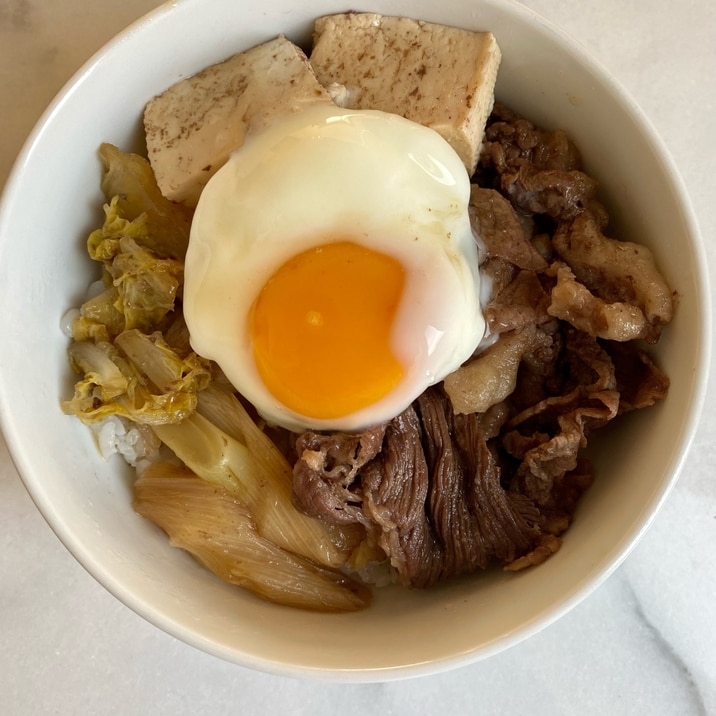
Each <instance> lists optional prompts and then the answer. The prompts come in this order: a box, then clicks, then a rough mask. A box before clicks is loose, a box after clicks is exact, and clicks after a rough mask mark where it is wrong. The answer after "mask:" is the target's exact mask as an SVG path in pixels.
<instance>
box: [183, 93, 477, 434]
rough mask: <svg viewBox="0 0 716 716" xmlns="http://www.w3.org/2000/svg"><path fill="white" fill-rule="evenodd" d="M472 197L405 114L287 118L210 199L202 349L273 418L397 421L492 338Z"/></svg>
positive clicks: (188, 280) (222, 175)
mask: <svg viewBox="0 0 716 716" xmlns="http://www.w3.org/2000/svg"><path fill="white" fill-rule="evenodd" d="M469 194H470V186H469V178H468V176H467V172H466V170H465V167H464V165H463V164H462V162H461V161H460V159H459V157H458V155H457V154H456V153H455V151H454V150H453V149H452V148H451V147H450V145H449V144H448V143H447V142H446V141H445V140H444V139H443V138H442V137H441V136H440V135H438V134H437V133H436V132H435V131H433V130H431V129H428V128H426V127H423V126H421V125H419V124H416V123H414V122H411V121H409V120H406V119H404V118H402V117H399V116H397V115H392V114H388V113H384V112H380V111H374V110H342V109H339V108H337V107H331V106H327V105H326V106H323V105H321V106H315V107H312V108H309V109H306V110H305V111H302V112H298V113H295V114H291V115H288V116H287V117H284V118H281V119H280V120H277V121H276V122H275V123H274V124H272V125H270V126H269V127H267V128H266V129H264V130H263V131H262V132H260V133H258V134H256V135H254V136H249V137H247V141H246V142H245V143H244V144H243V145H242V147H241V148H240V149H238V150H237V151H235V152H234V153H233V154H232V156H231V157H230V158H229V160H228V162H227V163H226V164H225V165H224V166H223V167H222V168H221V169H220V170H219V171H218V172H217V173H216V174H215V175H214V176H213V177H212V178H211V180H210V181H209V182H208V184H207V185H206V187H205V188H204V190H203V192H202V194H201V197H200V199H199V203H198V205H197V208H196V213H195V215H194V220H193V223H192V229H191V239H190V243H189V249H188V253H187V257H186V266H185V286H184V296H183V301H184V315H185V318H186V322H187V325H188V328H189V331H190V334H191V343H192V347H193V348H194V350H195V351H196V352H197V353H199V354H201V355H203V356H205V357H207V358H210V359H212V360H214V361H215V362H216V363H217V364H218V365H219V367H220V368H221V369H222V371H223V372H224V374H225V375H226V377H227V378H228V379H229V381H231V383H232V384H233V386H234V387H235V388H236V390H237V391H238V392H239V393H241V394H242V395H243V396H244V397H245V398H246V399H248V400H249V401H250V402H251V403H252V404H253V405H254V406H255V407H256V409H257V410H258V412H259V413H260V414H261V415H262V416H263V417H264V418H265V419H266V420H267V421H268V422H270V423H272V424H277V425H281V426H283V427H286V428H289V429H291V430H297V431H300V430H305V429H317V430H328V429H331V430H358V429H362V428H365V427H367V426H370V425H374V424H377V423H379V422H382V421H385V420H389V419H391V418H392V417H394V416H396V415H397V414H399V413H400V412H401V411H402V410H404V409H405V408H406V407H407V406H408V405H409V404H410V403H411V402H412V401H413V400H414V399H415V398H416V397H417V396H418V395H419V394H420V393H421V392H423V391H424V390H425V388H426V387H428V386H429V385H431V384H433V383H435V382H437V381H440V380H442V379H443V378H444V377H445V376H446V375H447V374H448V373H450V372H452V371H453V370H455V369H456V368H457V367H458V366H460V365H461V364H462V363H463V362H464V361H465V360H466V359H467V358H469V357H470V355H471V354H472V353H473V352H474V350H475V348H476V346H477V345H478V343H479V341H480V340H481V338H482V336H483V333H484V329H485V323H484V319H483V316H482V313H481V310H480V302H479V280H480V279H479V271H478V257H477V248H476V242H475V237H474V235H473V233H472V229H471V226H470V220H469V216H468V208H467V207H468V200H469Z"/></svg>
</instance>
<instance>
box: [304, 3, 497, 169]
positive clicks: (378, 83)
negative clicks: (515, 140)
mask: <svg viewBox="0 0 716 716" xmlns="http://www.w3.org/2000/svg"><path fill="white" fill-rule="evenodd" d="M500 59H501V54H500V48H499V47H498V45H497V42H496V40H495V38H494V36H493V35H492V34H491V33H489V32H471V31H468V30H461V29H458V28H455V27H447V26H445V25H436V24H431V23H428V22H421V21H416V20H409V19H407V18H402V17H386V16H383V15H378V14H376V13H345V14H340V15H327V16H324V17H321V18H319V19H318V20H316V23H315V26H314V36H313V50H312V52H311V57H310V61H311V65H312V66H313V69H314V71H315V72H316V76H317V77H318V80H319V82H320V83H321V84H322V85H324V86H326V87H328V88H329V89H330V91H331V93H332V96H333V97H334V100H335V101H336V103H337V104H340V105H341V106H344V107H347V108H349V109H380V110H383V111H386V112H392V113H394V114H400V115H402V116H403V117H406V118H407V119H411V120H413V121H414V122H418V123H420V124H423V125H426V126H428V127H431V128H432V129H434V130H435V131H437V132H439V133H440V134H441V135H442V136H443V137H444V138H445V139H446V140H447V141H448V142H449V143H450V144H451V145H452V147H453V148H454V149H455V151H456V152H457V153H458V155H459V156H460V158H461V159H462V161H463V162H464V164H465V167H466V168H467V170H468V172H469V173H470V174H472V173H473V172H474V171H475V166H476V165H477V159H478V155H479V151H480V144H481V142H482V136H483V133H484V129H485V122H486V121H487V118H488V116H489V114H490V112H491V111H492V105H493V102H494V88H495V80H496V78H497V70H498V67H499V65H500Z"/></svg>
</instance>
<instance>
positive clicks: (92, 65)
mask: <svg viewBox="0 0 716 716" xmlns="http://www.w3.org/2000/svg"><path fill="white" fill-rule="evenodd" d="M192 1H194V0H184V2H185V3H187V2H192ZM486 2H487V3H488V4H499V5H501V7H502V8H503V9H506V11H507V12H508V13H511V14H516V15H521V16H522V17H523V18H525V19H529V20H530V21H531V22H534V23H537V24H538V25H539V26H541V27H542V28H543V29H544V30H546V31H547V32H548V33H549V34H551V35H552V36H553V37H554V38H555V40H556V41H557V42H558V43H559V44H560V45H564V46H566V47H567V48H568V50H569V51H570V52H571V53H573V54H575V55H577V56H578V57H579V59H580V61H581V62H582V63H583V64H584V66H585V67H587V68H588V70H589V72H590V73H592V74H593V75H594V76H595V78H596V79H597V80H598V81H600V82H601V83H603V84H605V85H608V86H609V87H610V89H611V91H612V92H614V93H615V95H616V96H617V98H618V100H619V103H620V104H621V105H622V107H623V108H624V110H625V112H626V113H627V114H628V115H629V116H630V118H631V119H632V120H633V121H634V122H635V124H636V125H637V126H638V127H639V128H640V129H641V131H642V132H643V134H644V136H645V139H646V141H647V142H648V144H649V146H650V148H651V150H652V152H653V153H654V154H655V155H656V156H658V157H659V159H660V161H661V162H662V163H663V166H664V175H665V178H666V179H667V180H668V183H669V186H670V188H671V190H672V191H673V193H674V195H675V197H676V199H677V201H678V204H679V206H680V207H681V209H682V211H683V221H684V224H685V226H686V227H687V229H688V233H689V235H690V237H691V246H690V249H691V250H692V252H693V253H694V256H695V259H696V268H697V272H698V273H697V275H696V276H695V277H694V280H695V286H696V289H697V291H698V294H699V295H698V306H699V309H700V313H701V320H700V325H699V328H700V335H699V336H698V337H697V339H696V355H695V364H696V371H695V375H694V378H693V381H692V383H691V393H692V404H691V408H690V410H689V412H688V415H687V416H686V420H685V422H684V425H683V427H682V431H681V432H682V434H683V436H684V438H683V440H682V441H681V443H680V445H679V449H678V451H677V453H676V454H675V457H674V459H673V465H672V466H671V469H670V471H669V475H670V477H669V479H668V481H665V483H664V484H663V486H662V487H661V489H660V490H659V491H658V493H657V494H656V495H655V497H654V498H653V500H652V502H651V503H650V504H645V505H644V506H643V510H642V513H643V514H642V518H641V519H640V520H639V522H638V524H637V526H636V527H634V528H633V529H632V531H631V532H630V533H629V534H628V535H627V536H626V537H625V538H624V539H623V540H622V541H621V542H619V543H617V544H615V545H614V547H613V549H612V550H611V551H610V552H609V553H608V554H607V555H605V558H604V562H605V563H606V566H604V565H602V566H597V567H595V568H593V569H592V571H591V572H590V576H589V578H588V579H585V580H584V581H583V582H582V583H579V584H575V585H574V588H573V589H572V590H571V591H570V592H569V593H567V594H565V595H564V598H563V599H562V600H560V601H559V602H558V603H556V604H553V605H552V608H551V610H550V611H549V612H548V613H546V614H545V613H542V614H536V615H535V616H534V617H533V618H532V619H530V620H529V621H528V622H527V623H525V624H523V625H522V626H521V627H520V628H519V629H517V630H516V631H515V632H514V633H511V634H509V635H507V636H506V637H504V638H503V639H502V640H500V641H499V642H496V643H491V644H487V645H485V646H483V647H480V648H479V650H476V651H473V652H470V653H466V654H462V653H461V654H455V655H454V656H452V657H450V658H444V659H441V660H439V661H431V662H429V663H425V664H409V665H404V666H396V667H388V668H384V667H381V668H378V669H375V670H370V669H361V670H345V669H338V670H326V669H322V668H316V667H306V666H301V665H296V664H288V663H285V662H279V661H274V660H267V659H264V658H260V657H256V656H252V655H250V654H247V653H241V654H237V653H236V652H233V651H231V650H229V649H226V648H223V647H222V646H221V645H218V644H216V643H214V642H212V641H210V640H209V639H207V638H206V637H203V636H201V634H199V633H198V632H195V631H192V630H191V629H188V628H187V627H186V626H184V625H181V624H178V623H177V622H175V621H173V620H172V619H169V618H167V617H166V616H164V615H163V614H162V613H161V612H160V611H158V610H157V609H155V608H154V607H152V606H150V605H149V604H147V603H146V602H144V601H143V600H142V599H141V598H138V597H137V596H135V594H134V593H133V591H132V589H131V588H130V587H129V586H128V585H125V584H123V583H122V582H121V581H119V580H117V579H116V577H115V576H114V575H113V574H112V573H110V572H108V571H107V570H106V569H105V568H104V566H103V565H102V564H101V563H98V562H96V561H95V560H94V559H93V558H92V557H91V556H90V555H89V554H88V553H87V552H86V550H85V548H84V545H83V543H82V540H81V539H80V538H78V536H77V535H76V534H74V533H73V532H72V530H71V528H68V526H67V525H63V524H61V522H62V521H61V520H60V519H59V518H58V517H57V516H56V515H55V514H54V513H53V507H52V505H51V504H49V503H48V502H47V500H46V499H45V494H44V492H43V488H42V485H41V483H40V482H38V481H37V478H36V476H35V475H33V471H32V467H31V464H30V461H29V459H28V454H27V450H26V449H25V448H24V447H23V446H22V443H21V439H20V436H19V435H18V434H17V432H16V430H15V424H14V421H13V416H12V411H11V407H10V405H9V404H8V400H7V396H6V390H5V387H4V386H5V378H4V376H3V370H2V368H3V365H4V361H2V351H0V429H1V430H2V433H3V435H4V436H5V440H6V442H7V447H8V451H9V454H10V457H11V459H12V461H13V463H14V464H15V467H16V469H17V471H18V474H19V476H20V478H21V480H22V482H23V484H24V486H25V488H26V490H27V491H28V493H29V495H30V497H31V498H32V500H33V502H34V503H35V505H36V506H37V508H38V510H39V512H40V513H41V514H42V516H43V518H44V519H45V521H46V522H47V523H48V525H49V526H50V528H51V529H52V530H53V532H55V534H56V536H57V537H58V539H59V540H60V542H61V543H62V544H63V545H64V546H65V547H66V548H67V550H68V551H69V552H70V553H71V554H72V555H73V556H74V557H75V559H76V560H77V561H78V562H79V563H80V564H81V565H82V566H83V568H84V569H85V570H86V571H87V572H88V573H89V574H90V575H91V576H92V577H93V578H94V579H95V580H96V581H98V582H99V583H100V584H101V585H102V586H103V587H104V588H105V589H107V590H108V591H109V592H110V593H111V594H112V595H113V596H114V597H116V598H117V599H119V600H120V601H121V602H122V603H123V604H124V605H126V606H127V607H129V608H130V609H131V610H132V611H134V612H135V613H137V614H139V615H141V616H142V617H143V618H145V619H146V620H147V621H149V622H150V623H152V624H153V625H155V626H157V627H158V628H160V629H162V630H163V631H165V632H166V633H168V634H170V635H172V636H174V637H176V638H178V639H180V640H182V641H184V642H185V643H187V644H190V645H192V646H194V647H196V648H198V649H200V650H202V651H204V652H207V653H210V654H213V655H214V656H217V657H219V658H222V659H224V660H227V661H229V662H232V663H236V664H239V665H241V666H245V667H249V668H253V669H257V670H260V671H264V672H268V673H273V674H277V675H283V676H289V677H307V676H308V677H311V678H318V679H320V680H326V681H339V682H376V681H388V680H396V679H406V678H413V677H416V676H423V675H428V674H435V673H440V672H443V671H446V670H448V669H452V668H455V667H459V666H464V665H467V664H469V663H472V662H475V661H477V660H481V659H483V658H488V657H490V656H493V655H495V654H497V653H500V652H501V651H504V650H505V649H507V648H511V647H512V646H514V645H515V644H517V643H519V642H521V641H523V640H524V639H526V638H529V637H531V636H533V635H534V634H536V633H537V632H539V631H541V630H542V629H543V628H545V627H547V626H549V625H550V624H552V623H554V622H555V621H556V620H557V619H559V618H560V617H561V616H562V615H564V614H565V613H567V612H568V611H570V610H571V609H572V608H573V607H574V606H576V605H577V604H578V603H580V602H581V601H582V600H583V599H584V598H586V596H588V595H589V594H590V593H591V592H593V591H594V590H595V589H596V588H598V587H599V586H600V585H601V584H603V583H604V582H605V581H606V580H607V579H608V578H609V576H611V574H613V573H614V571H615V570H616V569H617V568H618V567H619V566H620V565H621V563H622V562H623V561H624V559H626V557H627V556H628V555H629V554H630V552H631V551H632V550H633V549H634V547H635V546H636V545H637V544H638V542H639V541H640V540H641V538H642V537H643V535H644V534H645V533H646V531H647V530H648V529H649V527H650V526H651V524H652V522H653V520H654V519H655V518H656V516H657V513H658V512H659V510H660V509H661V507H662V505H663V504H664V502H665V501H666V499H667V497H668V496H669V494H670V493H671V491H672V489H673V488H674V486H675V484H676V482H677V481H678V477H679V475H680V473H681V471H682V468H683V466H684V463H685V461H686V458H687V455H688V453H689V451H690V449H691V445H692V443H693V439H694V436H695V434H696V430H697V428H698V424H699V419H700V416H701V413H702V410H703V406H704V404H705V399H706V390H707V383H708V373H709V365H710V359H711V350H712V320H711V318H712V301H711V288H710V285H709V283H710V281H709V275H708V272H707V271H706V266H707V261H706V252H705V246H704V242H703V237H702V235H701V232H700V228H699V226H698V221H697V218H696V215H695V213H694V210H693V207H692V204H691V200H690V197H689V196H688V192H687V190H686V187H685V184H684V181H683V179H682V177H681V175H680V173H679V170H678V168H677V166H676V163H675V162H674V159H673V158H672V156H671V154H670V152H669V151H668V149H667V147H666V145H665V144H664V142H663V140H662V138H661V137H660V136H659V134H658V132H657V131H656V129H655V128H654V126H653V124H652V122H651V121H650V120H649V118H648V117H647V116H646V115H645V114H644V112H643V111H642V110H641V109H640V107H639V106H638V105H637V103H636V102H635V101H634V99H633V98H632V97H631V96H630V95H629V94H628V93H627V92H626V91H625V90H624V88H623V87H622V86H621V84H620V83H619V81H618V80H617V79H616V78H615V77H614V76H613V75H612V74H611V73H610V72H609V71H607V70H606V69H605V67H604V66H603V65H602V64H601V63H600V62H599V61H598V60H596V59H595V58H594V57H592V56H591V55H590V53H589V52H588V51H587V50H586V49H585V48H584V47H583V46H582V45H581V44H580V43H578V42H577V41H576V40H574V39H573V38H572V37H571V36H570V35H569V34H568V33H566V32H565V31H564V30H562V29H560V28H559V27H558V26H557V25H556V24H554V23H553V22H552V21H550V20H547V19H546V18H544V17H542V16H541V15H539V14H538V13H537V12H535V11H534V10H532V9H531V8H528V7H526V6H524V5H522V4H521V3H519V2H517V0H501V2H499V3H497V0H486ZM182 4H184V3H182ZM176 5H177V3H176V2H174V1H173V0H168V1H167V2H164V3H163V4H162V5H160V6H158V7H157V8H155V9H153V10H151V11H150V12H148V13H146V14H145V15H143V16H142V17H140V18H139V19H137V20H136V21H135V22H133V23H131V24H130V25H129V26H127V27H126V28H125V29H124V30H122V31H121V32H119V33H118V34H117V35H115V36H114V37H113V38H112V39H111V40H109V41H108V42H107V43H105V44H104V45H103V46H102V47H101V48H100V49H99V50H97V52H95V53H94V54H93V55H92V56H91V57H90V58H89V59H88V60H87V61H86V62H85V63H83V65H82V66H81V67H80V68H79V69H78V70H77V71H76V72H75V73H74V74H73V75H72V77H71V78H70V79H69V80H68V81H67V82H66V83H65V84H64V86H63V87H62V89H61V90H60V91H59V92H58V93H57V94H56V95H55V97H54V99H53V100H52V101H51V103H50V104H49V105H48V107H47V108H46V109H45V111H44V112H43V113H42V114H41V115H40V117H39V119H38V120H37V122H36V124H35V125H34V127H33V129H32V130H31V132H30V134H29V135H28V137H27V139H26V140H25V142H24V144H23V147H22V149H21V151H20V153H19V154H18V157H17V159H16V160H15V162H14V164H13V166H12V168H11V171H10V173H9V175H8V178H7V181H6V183H5V186H4V188H3V191H2V196H0V265H2V264H3V263H4V262H3V261H2V258H3V255H4V247H5V243H6V241H7V240H8V239H7V236H8V234H9V231H8V227H9V226H10V224H11V221H12V219H11V216H12V214H13V208H14V205H15V202H16V201H17V195H18V193H19V192H20V189H21V186H22V175H23V172H24V169H25V167H26V165H27V164H28V163H29V162H30V161H31V160H32V158H33V156H34V153H35V148H36V145H37V144H38V143H39V142H40V140H41V138H42V135H43V132H44V131H45V128H46V127H47V126H48V125H49V124H51V123H52V122H53V120H54V117H55V116H56V115H57V114H58V113H59V112H61V109H62V106H63V104H64V103H65V102H66V101H67V100H68V98H70V97H71V96H72V94H73V93H74V92H75V91H76V90H77V88H78V87H79V86H81V85H82V83H83V82H85V81H86V79H87V78H88V77H89V76H90V75H91V74H93V73H95V72H97V71H99V70H100V69H101V67H102V64H103V61H104V58H105V57H106V56H107V55H108V54H111V53H113V52H114V51H115V48H117V47H118V46H120V45H122V44H123V43H124V42H125V40H126V39H127V38H129V37H130V36H132V35H134V34H135V33H136V32H137V31H138V30H139V29H140V28H142V29H143V28H146V27H148V26H149V25H152V24H155V23H161V22H162V21H163V18H164V17H165V16H166V15H168V14H169V13H171V12H172V11H173V9H174V8H175V6H176Z"/></svg>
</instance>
